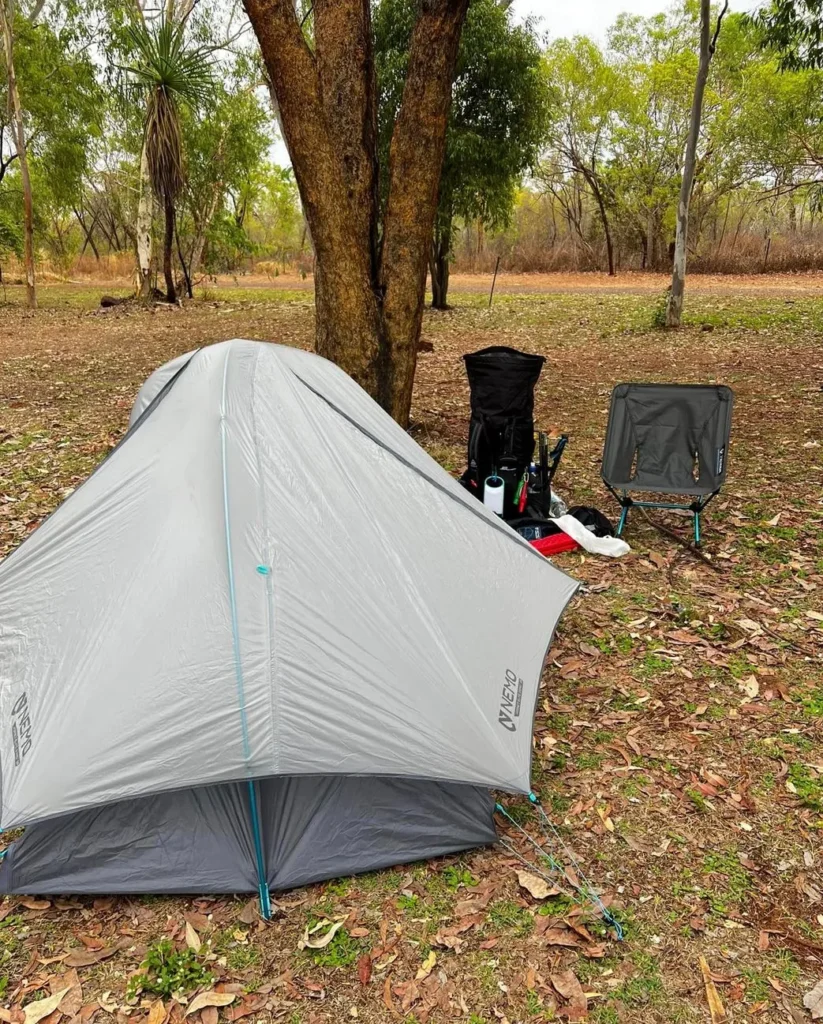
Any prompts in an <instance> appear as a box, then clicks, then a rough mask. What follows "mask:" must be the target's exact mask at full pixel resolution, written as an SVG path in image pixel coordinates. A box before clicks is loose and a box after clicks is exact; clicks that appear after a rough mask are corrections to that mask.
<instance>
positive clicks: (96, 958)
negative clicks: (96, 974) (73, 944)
mask: <svg viewBox="0 0 823 1024" xmlns="http://www.w3.org/2000/svg"><path fill="white" fill-rule="evenodd" d="M116 952H117V947H116V946H105V947H104V948H103V949H73V950H72V951H71V952H70V953H69V955H68V956H67V957H66V959H65V960H64V961H63V963H64V964H65V965H66V967H90V966H91V965H92V964H99V963H100V961H101V960H108V958H109V957H110V956H114V954H115V953H116Z"/></svg>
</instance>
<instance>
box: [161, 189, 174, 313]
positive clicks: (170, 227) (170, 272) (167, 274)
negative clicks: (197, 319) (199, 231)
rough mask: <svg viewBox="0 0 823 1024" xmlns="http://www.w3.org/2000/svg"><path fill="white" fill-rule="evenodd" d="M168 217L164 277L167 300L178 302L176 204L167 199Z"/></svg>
mask: <svg viewBox="0 0 823 1024" xmlns="http://www.w3.org/2000/svg"><path fill="white" fill-rule="evenodd" d="M163 208H164V212H165V215H166V230H165V234H164V236H163V277H164V278H165V280H166V299H167V301H168V302H177V289H176V288H175V287H174V267H173V265H172V247H173V245H174V221H175V216H174V202H173V201H172V200H171V199H169V198H168V197H166V199H165V200H164V202H163Z"/></svg>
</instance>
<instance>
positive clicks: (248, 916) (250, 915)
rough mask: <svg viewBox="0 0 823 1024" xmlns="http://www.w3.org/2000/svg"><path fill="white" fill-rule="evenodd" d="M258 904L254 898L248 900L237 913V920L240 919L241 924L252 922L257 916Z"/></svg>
mask: <svg viewBox="0 0 823 1024" xmlns="http://www.w3.org/2000/svg"><path fill="white" fill-rule="evenodd" d="M258 906H259V904H258V901H257V900H256V899H253V900H249V902H248V903H247V904H246V905H245V907H243V909H242V910H241V911H240V913H239V914H238V915H237V920H238V921H240V923H241V924H254V922H255V921H256V920H257V918H258V917H259V910H258Z"/></svg>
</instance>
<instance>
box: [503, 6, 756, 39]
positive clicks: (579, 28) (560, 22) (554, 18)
mask: <svg viewBox="0 0 823 1024" xmlns="http://www.w3.org/2000/svg"><path fill="white" fill-rule="evenodd" d="M667 6H668V0H514V10H515V11H516V12H517V14H518V16H519V17H521V18H525V17H527V16H528V15H533V16H534V17H536V18H539V19H540V21H539V31H540V32H548V33H549V35H550V36H551V37H552V38H553V39H557V38H560V37H562V36H573V35H588V36H594V37H595V38H597V39H601V40H603V39H605V38H606V30H607V29H608V28H609V26H610V25H612V24H613V23H614V20H615V18H616V17H617V15H618V14H622V13H623V12H624V11H628V12H630V13H631V14H642V15H649V14H657V13H659V12H660V11H663V10H665V9H666V7H667ZM729 6H730V8H731V10H733V11H746V10H751V8H752V7H754V6H756V3H755V2H754V0H732V2H731V4H730V5H729Z"/></svg>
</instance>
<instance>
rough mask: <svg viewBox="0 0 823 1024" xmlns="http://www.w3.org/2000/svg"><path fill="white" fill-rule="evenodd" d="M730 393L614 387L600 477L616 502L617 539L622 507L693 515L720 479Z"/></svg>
mask: <svg viewBox="0 0 823 1024" xmlns="http://www.w3.org/2000/svg"><path fill="white" fill-rule="evenodd" d="M733 404H734V394H733V392H732V390H731V389H730V388H727V387H721V386H717V385H712V384H705V385H704V384H618V385H617V387H616V388H615V389H614V391H613V392H612V401H611V408H610V409H609V423H608V426H607V428H606V443H605V445H604V448H603V465H602V468H601V476H602V477H603V482H604V483H605V485H606V487H608V489H609V490H610V491H611V492H612V494H613V495H614V496H615V498H617V500H618V501H619V502H620V505H621V513H620V522H619V524H618V527H617V535H618V537H619V536H620V534H621V533H622V532H623V527H624V526H625V525H626V518H627V516H628V514H629V509H630V508H631V507H632V506H633V505H636V506H638V507H639V508H671V509H684V510H686V511H690V512H692V514H693V515H694V542H695V544H697V545H699V544H700V513H701V512H702V511H703V509H704V508H705V507H706V506H707V505H708V503H709V502H710V501H711V500H712V498H713V497H714V496H715V495H716V494H718V493H719V491H720V488H721V487H722V486H723V482H724V480H725V479H726V463H727V451H728V446H729V434H730V433H731V427H732V406H733ZM630 491H644V492H646V493H649V492H651V493H657V494H675V495H676V494H682V495H688V496H689V497H691V498H692V499H693V500H692V501H691V502H690V503H689V504H678V503H676V502H668V501H637V500H636V499H634V498H631V497H630V496H629V492H630Z"/></svg>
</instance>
